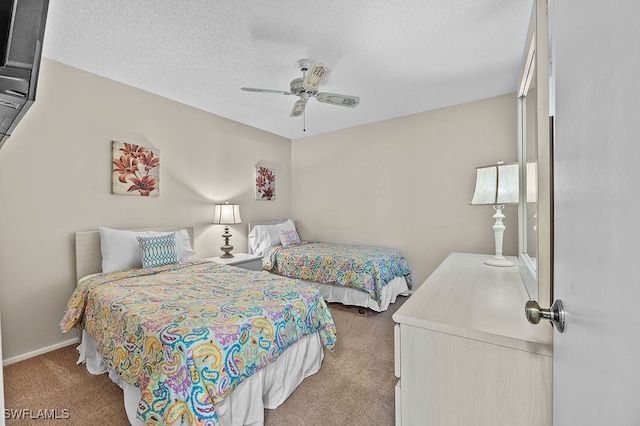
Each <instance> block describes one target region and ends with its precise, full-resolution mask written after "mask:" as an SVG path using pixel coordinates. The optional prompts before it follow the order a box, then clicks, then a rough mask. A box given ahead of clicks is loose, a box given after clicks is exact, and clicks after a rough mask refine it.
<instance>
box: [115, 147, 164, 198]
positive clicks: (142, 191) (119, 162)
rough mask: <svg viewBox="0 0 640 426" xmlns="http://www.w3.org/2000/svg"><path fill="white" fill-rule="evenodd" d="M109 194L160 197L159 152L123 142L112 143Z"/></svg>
mask: <svg viewBox="0 0 640 426" xmlns="http://www.w3.org/2000/svg"><path fill="white" fill-rule="evenodd" d="M112 145H113V146H112V149H113V161H112V164H113V175H112V179H111V183H112V186H111V192H112V193H113V194H118V195H136V196H142V197H158V196H159V195H160V152H159V150H158V149H156V148H147V147H144V146H140V145H134V144H130V143H124V142H116V141H113V142H112Z"/></svg>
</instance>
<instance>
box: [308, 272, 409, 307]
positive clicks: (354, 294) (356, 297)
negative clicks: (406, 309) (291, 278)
mask: <svg viewBox="0 0 640 426" xmlns="http://www.w3.org/2000/svg"><path fill="white" fill-rule="evenodd" d="M299 281H302V282H304V283H307V284H309V285H312V286H314V287H315V288H317V289H318V290H320V293H322V297H323V298H324V300H325V301H326V302H327V303H334V302H335V303H342V304H343V305H354V306H362V307H363V308H369V309H371V310H373V311H376V312H383V311H386V310H387V309H388V308H389V305H390V304H391V303H394V302H395V301H396V299H397V297H398V296H408V295H409V286H408V285H407V280H406V279H405V278H404V277H396V278H394V279H392V280H391V281H389V283H388V284H387V285H386V286H384V288H383V289H382V299H381V300H380V304H378V302H376V301H375V300H373V299H372V298H371V296H369V295H368V294H367V293H364V292H362V291H360V290H356V289H353V288H349V287H343V286H338V285H332V284H323V283H318V282H314V281H306V280H299Z"/></svg>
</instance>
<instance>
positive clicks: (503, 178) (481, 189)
mask: <svg viewBox="0 0 640 426" xmlns="http://www.w3.org/2000/svg"><path fill="white" fill-rule="evenodd" d="M519 173H520V172H519V169H518V164H517V163H509V164H504V163H503V162H502V161H498V164H494V165H491V166H485V167H477V168H476V188H475V191H474V192H473V199H472V200H471V204H472V205H492V206H493V208H494V209H495V211H496V212H495V214H494V215H493V218H494V219H495V223H494V225H493V233H494V237H495V243H496V255H495V256H493V257H492V258H490V259H487V260H485V262H484V263H486V264H487V265H491V266H513V262H511V261H510V260H508V259H505V257H504V256H503V255H502V240H503V238H504V230H505V226H504V224H503V223H502V220H503V219H504V217H505V216H504V214H503V213H502V210H503V209H504V206H505V205H506V204H518V202H519V196H520V192H519V188H520V182H519V177H518V176H519Z"/></svg>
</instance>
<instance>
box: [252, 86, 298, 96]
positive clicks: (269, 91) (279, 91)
mask: <svg viewBox="0 0 640 426" xmlns="http://www.w3.org/2000/svg"><path fill="white" fill-rule="evenodd" d="M240 90H244V91H245V92H259V93H278V94H280V95H295V93H293V92H287V91H285V90H271V89H256V88H255V87H241V88H240Z"/></svg>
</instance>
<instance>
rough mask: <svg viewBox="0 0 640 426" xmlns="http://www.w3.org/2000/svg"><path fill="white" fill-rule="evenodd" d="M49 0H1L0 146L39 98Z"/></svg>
mask: <svg viewBox="0 0 640 426" xmlns="http://www.w3.org/2000/svg"><path fill="white" fill-rule="evenodd" d="M48 9H49V0H0V148H2V146H3V145H4V143H5V142H6V140H7V139H8V138H9V136H11V133H12V132H13V130H14V129H15V128H16V126H17V125H18V123H19V122H20V120H21V119H22V117H24V115H25V114H26V113H27V111H28V109H29V107H30V106H31V105H32V104H33V102H34V101H35V100H36V86H37V83H38V72H39V70H40V59H41V55H42V41H43V39H44V28H45V23H46V20H47V11H48Z"/></svg>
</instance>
